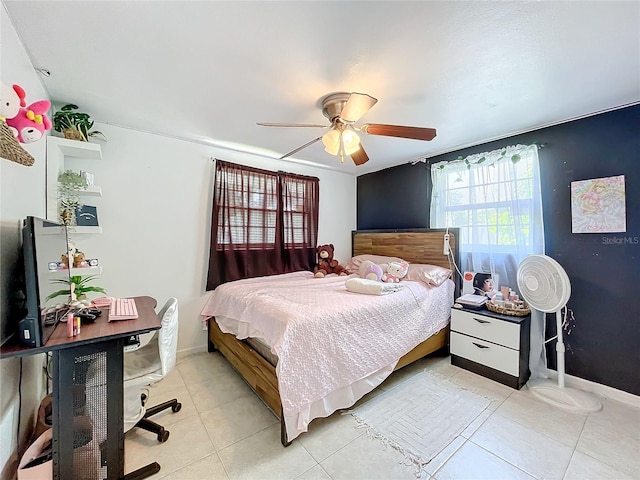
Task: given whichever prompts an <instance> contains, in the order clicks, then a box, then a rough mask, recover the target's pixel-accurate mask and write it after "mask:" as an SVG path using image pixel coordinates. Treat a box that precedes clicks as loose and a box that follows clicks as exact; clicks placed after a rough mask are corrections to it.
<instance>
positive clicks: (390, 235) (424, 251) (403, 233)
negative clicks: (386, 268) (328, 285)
mask: <svg viewBox="0 0 640 480" xmlns="http://www.w3.org/2000/svg"><path fill="white" fill-rule="evenodd" d="M446 232H447V230H446V229H444V228H417V229H406V230H405V229H402V230H354V231H353V232H351V255H352V256H355V255H365V254H372V255H386V256H390V257H399V258H402V259H403V260H406V261H407V262H409V263H425V264H429V265H439V266H441V267H445V268H450V269H451V270H455V267H454V266H453V265H451V264H450V263H449V258H448V256H447V255H444V254H443V253H442V252H443V247H444V234H445V233H446ZM458 235H459V229H457V228H450V229H449V246H450V248H451V251H452V253H453V258H454V259H455V262H456V264H457V265H460V252H459V251H458V249H457V238H458ZM454 278H455V280H454V281H455V283H456V297H457V296H458V295H459V294H458V291H459V286H460V279H459V277H458V276H457V275H455V272H454Z"/></svg>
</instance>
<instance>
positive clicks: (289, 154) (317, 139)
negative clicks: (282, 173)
mask: <svg viewBox="0 0 640 480" xmlns="http://www.w3.org/2000/svg"><path fill="white" fill-rule="evenodd" d="M321 138H322V137H318V138H315V139H313V140H311V141H310V142H307V143H305V144H304V145H302V146H301V147H298V148H296V149H295V150H291V151H290V152H289V153H287V154H285V155H283V156H281V157H280V160H282V159H283V158H287V157H290V156H291V155H293V154H294V153H298V152H299V151H300V150H302V149H303V148H307V147H308V146H309V145H313V144H314V143H316V142H318V141H320V139H321Z"/></svg>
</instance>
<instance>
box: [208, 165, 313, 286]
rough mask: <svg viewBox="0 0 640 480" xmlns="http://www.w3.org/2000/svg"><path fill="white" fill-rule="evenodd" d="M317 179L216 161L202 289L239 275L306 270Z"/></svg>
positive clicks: (309, 260)
mask: <svg viewBox="0 0 640 480" xmlns="http://www.w3.org/2000/svg"><path fill="white" fill-rule="evenodd" d="M318 187H319V184H318V179H317V178H314V177H306V176H302V175H295V174H291V173H285V172H270V171H266V170H260V169H256V168H252V167H246V166H242V165H235V164H232V163H228V162H223V161H221V160H217V161H216V178H215V185H214V199H213V213H212V222H211V248H210V255H209V275H208V279H207V289H208V290H211V289H213V288H215V287H216V286H217V285H219V284H220V283H223V282H225V281H230V280H238V279H240V278H249V277H255V276H261V275H271V274H276V273H286V272H292V271H296V270H310V269H311V267H312V265H313V263H314V262H315V247H316V242H317V230H318V201H319V200H318V192H319V188H318Z"/></svg>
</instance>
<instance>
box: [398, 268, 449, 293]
mask: <svg viewBox="0 0 640 480" xmlns="http://www.w3.org/2000/svg"><path fill="white" fill-rule="evenodd" d="M450 277H451V270H449V269H448V268H444V267H439V266H437V265H426V264H420V263H412V264H410V265H409V271H408V272H407V276H406V277H404V279H405V280H413V281H417V282H422V283H426V284H427V285H433V286H434V287H439V286H440V285H442V284H443V283H444V281H445V280H446V279H447V278H450Z"/></svg>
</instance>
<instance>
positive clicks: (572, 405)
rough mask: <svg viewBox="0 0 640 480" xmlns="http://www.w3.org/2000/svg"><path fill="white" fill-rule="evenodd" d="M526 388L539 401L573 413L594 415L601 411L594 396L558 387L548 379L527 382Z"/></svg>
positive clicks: (600, 406)
mask: <svg viewBox="0 0 640 480" xmlns="http://www.w3.org/2000/svg"><path fill="white" fill-rule="evenodd" d="M527 388H528V389H529V390H531V393H533V394H534V395H535V396H536V397H538V398H539V399H540V400H542V401H544V402H546V403H549V404H551V405H553V406H555V407H559V408H562V409H565V410H569V411H572V412H574V413H594V412H599V411H600V410H601V409H602V403H600V400H598V398H597V397H596V396H595V395H593V394H591V393H587V392H583V391H582V390H576V389H575V388H569V387H560V386H559V385H558V384H557V383H555V382H554V381H553V380H550V379H546V378H545V379H533V380H529V382H528V383H527Z"/></svg>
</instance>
